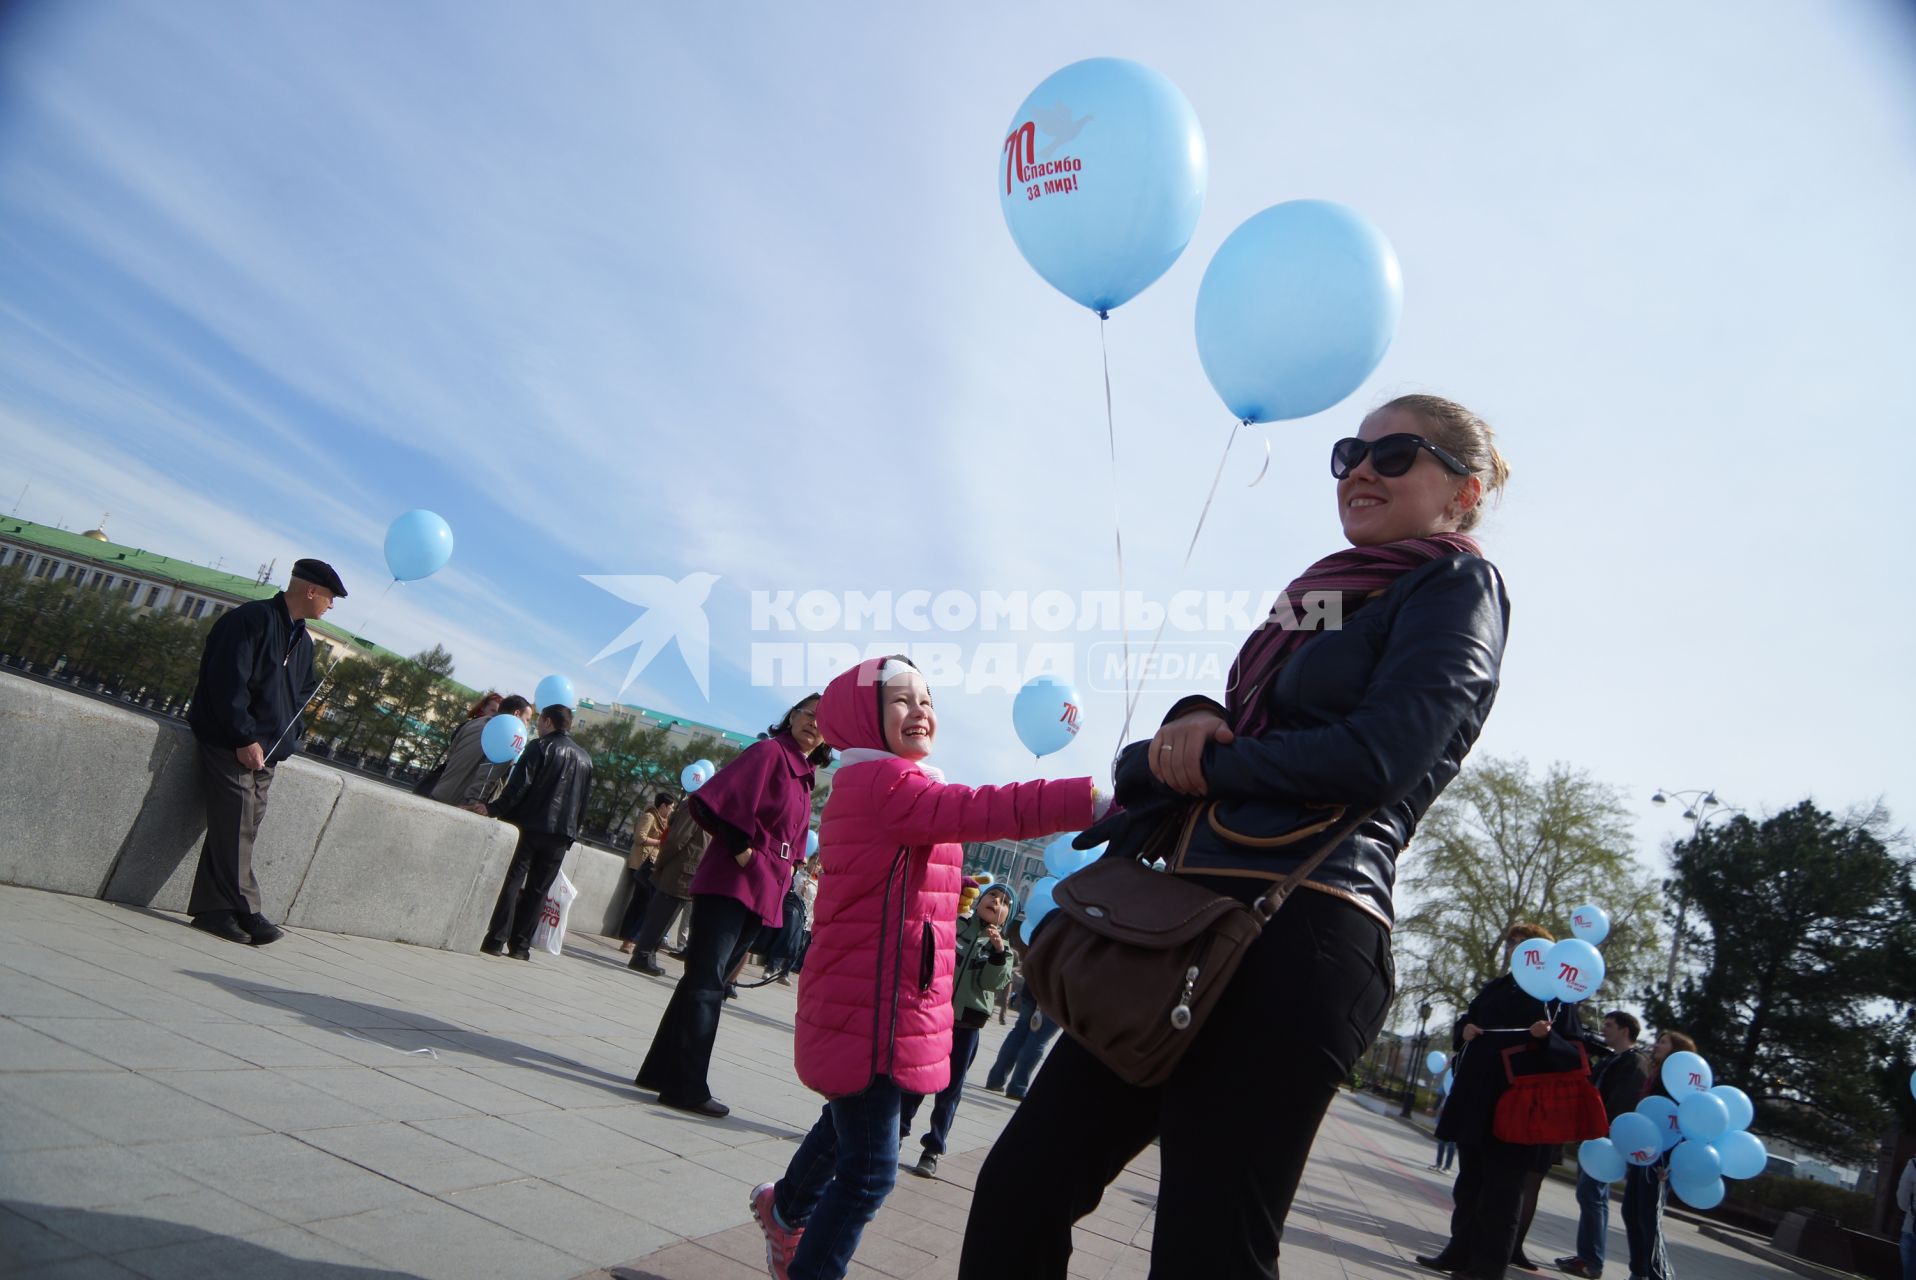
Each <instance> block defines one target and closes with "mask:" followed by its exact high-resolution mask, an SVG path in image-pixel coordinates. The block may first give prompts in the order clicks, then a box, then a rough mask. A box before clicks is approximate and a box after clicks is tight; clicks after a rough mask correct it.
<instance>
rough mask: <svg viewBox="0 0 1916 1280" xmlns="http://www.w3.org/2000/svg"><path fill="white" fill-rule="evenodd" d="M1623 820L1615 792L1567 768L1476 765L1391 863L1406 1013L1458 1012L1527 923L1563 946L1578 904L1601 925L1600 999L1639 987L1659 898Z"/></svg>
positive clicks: (1487, 761)
mask: <svg viewBox="0 0 1916 1280" xmlns="http://www.w3.org/2000/svg"><path fill="white" fill-rule="evenodd" d="M1628 819H1629V814H1628V811H1627V810H1626V809H1625V807H1624V805H1623V803H1622V801H1621V799H1620V798H1619V796H1618V793H1617V791H1616V790H1615V788H1613V787H1610V786H1607V785H1605V784H1603V783H1600V782H1597V781H1595V780H1594V779H1592V778H1591V777H1590V776H1589V775H1588V774H1586V773H1583V772H1580V771H1577V770H1573V769H1571V768H1570V767H1569V766H1568V765H1564V764H1554V765H1552V766H1551V767H1550V769H1549V771H1548V772H1547V773H1545V774H1544V776H1543V777H1541V778H1534V777H1532V776H1531V773H1530V767H1529V765H1528V764H1527V763H1526V762H1524V761H1522V760H1500V759H1497V758H1495V757H1485V758H1483V759H1481V760H1477V761H1473V762H1472V763H1471V764H1470V765H1469V766H1467V767H1466V768H1465V769H1464V771H1463V772H1462V773H1461V774H1460V775H1458V777H1457V779H1456V781H1454V782H1452V783H1451V784H1450V786H1449V788H1448V789H1446V790H1445V792H1444V794H1443V795H1442V796H1440V797H1438V800H1437V803H1435V804H1433V805H1432V806H1431V807H1430V811H1429V812H1427V813H1426V814H1425V815H1424V819H1423V822H1422V823H1421V824H1420V825H1419V826H1418V829H1417V836H1416V838H1415V839H1414V840H1413V841H1412V842H1411V846H1410V848H1409V849H1408V850H1406V852H1405V854H1404V857H1403V858H1402V859H1401V860H1400V867H1401V874H1400V879H1401V881H1402V885H1403V896H1404V899H1405V902H1406V903H1407V905H1408V908H1409V909H1408V910H1407V911H1406V912H1404V913H1403V915H1402V916H1401V918H1400V919H1399V921H1398V925H1397V929H1396V932H1395V937H1396V939H1397V945H1398V948H1399V950H1398V972H1399V998H1400V1001H1401V1002H1402V1003H1403V1005H1404V1006H1405V1007H1409V1006H1414V1005H1416V1004H1417V1003H1419V1002H1420V1001H1423V1000H1429V1001H1430V1002H1431V1003H1433V1004H1435V1005H1438V1006H1440V1007H1441V1006H1445V1005H1448V1006H1449V1007H1451V1008H1453V1009H1462V1008H1464V1007H1465V1006H1466V1005H1468V1004H1469V1003H1470V1000H1471V997H1472V996H1474V995H1475V994H1476V993H1477V992H1478V990H1480V989H1481V988H1482V987H1483V986H1484V984H1485V983H1487V982H1489V981H1490V980H1491V979H1492V978H1495V977H1497V976H1498V974H1499V973H1500V972H1502V966H1503V946H1502V938H1503V934H1504V931H1505V930H1506V929H1508V928H1509V927H1510V926H1511V925H1512V924H1513V923H1515V922H1516V921H1519V920H1530V921H1534V922H1536V923H1538V924H1541V925H1543V926H1544V927H1546V928H1548V929H1549V930H1551V932H1553V933H1555V934H1556V935H1557V936H1558V937H1559V938H1567V937H1569V936H1570V928H1569V916H1570V912H1571V910H1572V909H1573V908H1575V907H1578V906H1581V905H1582V904H1584V903H1586V902H1594V903H1596V904H1597V905H1598V906H1600V907H1602V908H1603V909H1604V910H1605V911H1607V912H1608V913H1609V915H1610V936H1609V937H1608V938H1607V939H1606V940H1605V941H1604V943H1603V955H1604V964H1605V969H1606V976H1605V978H1604V983H1603V990H1604V995H1605V996H1609V995H1611V994H1613V993H1616V992H1621V991H1625V990H1629V989H1631V988H1632V987H1633V986H1634V985H1636V983H1637V981H1638V980H1640V979H1641V977H1642V976H1643V975H1644V974H1646V973H1648V972H1649V971H1650V969H1651V968H1652V967H1653V966H1654V964H1655V952H1656V945H1657V941H1656V929H1655V919H1656V915H1657V907H1658V903H1659V900H1660V898H1661V894H1660V893H1659V892H1658V889H1657V884H1656V881H1655V879H1654V878H1653V877H1652V876H1650V875H1649V873H1648V872H1646V871H1645V870H1644V869H1643V868H1642V867H1641V866H1640V865H1639V864H1638V863H1637V861H1636V859H1635V857H1634V856H1633V854H1632V852H1631V844H1632V840H1631V832H1630V826H1629V821H1628Z"/></svg>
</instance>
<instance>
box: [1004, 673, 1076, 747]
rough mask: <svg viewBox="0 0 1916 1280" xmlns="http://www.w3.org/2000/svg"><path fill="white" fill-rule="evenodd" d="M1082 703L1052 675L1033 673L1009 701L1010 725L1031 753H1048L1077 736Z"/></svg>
mask: <svg viewBox="0 0 1916 1280" xmlns="http://www.w3.org/2000/svg"><path fill="white" fill-rule="evenodd" d="M1082 705H1083V704H1082V703H1081V702H1079V701H1078V691H1077V690H1076V689H1074V688H1072V687H1071V685H1069V684H1067V683H1066V682H1065V681H1063V680H1060V679H1058V677H1056V676H1033V677H1032V678H1031V679H1030V680H1027V681H1026V682H1025V687H1024V688H1022V689H1020V690H1018V696H1017V697H1016V698H1014V699H1013V700H1012V703H1011V727H1012V728H1013V729H1015V730H1017V732H1018V741H1020V742H1022V743H1024V744H1025V750H1027V751H1029V752H1030V753H1031V754H1032V755H1034V756H1048V755H1050V754H1051V753H1052V752H1053V751H1059V750H1062V749H1063V748H1065V747H1068V746H1070V745H1071V743H1072V742H1073V741H1074V740H1075V739H1076V738H1077V736H1078V728H1079V712H1078V708H1079V707H1080V706H1082Z"/></svg>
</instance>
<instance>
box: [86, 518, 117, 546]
mask: <svg viewBox="0 0 1916 1280" xmlns="http://www.w3.org/2000/svg"><path fill="white" fill-rule="evenodd" d="M112 514H113V513H112V512H111V511H102V512H101V513H100V527H99V528H97V529H88V530H87V531H86V532H85V533H83V534H81V535H80V536H81V537H82V538H91V539H93V540H94V541H95V542H105V541H107V536H106V518H107V517H108V516H110V515H112Z"/></svg>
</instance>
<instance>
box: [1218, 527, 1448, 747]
mask: <svg viewBox="0 0 1916 1280" xmlns="http://www.w3.org/2000/svg"><path fill="white" fill-rule="evenodd" d="M1466 554H1467V555H1473V556H1475V555H1482V554H1483V551H1482V549H1481V548H1480V547H1479V546H1478V545H1477V540H1476V539H1474V538H1471V537H1468V536H1466V535H1465V534H1461V533H1440V534H1437V535H1435V536H1434V537H1429V538H1407V539H1405V540H1404V541H1403V542H1391V543H1386V544H1385V545H1383V546H1381V547H1352V548H1351V549H1350V550H1348V551H1338V552H1335V553H1333V554H1331V555H1328V556H1325V557H1324V558H1323V559H1322V560H1319V561H1318V562H1317V563H1316V564H1314V565H1312V566H1311V567H1310V568H1308V569H1306V570H1304V572H1303V573H1302V574H1301V575H1299V576H1298V578H1297V580H1296V581H1295V582H1293V583H1291V585H1290V586H1288V587H1286V588H1284V593H1283V595H1282V597H1281V598H1280V599H1279V600H1278V602H1277V603H1276V604H1274V605H1273V606H1271V616H1270V618H1269V619H1267V620H1266V621H1265V623H1264V625H1263V626H1261V627H1259V628H1258V629H1257V630H1256V631H1253V632H1252V633H1251V636H1250V638H1249V639H1248V640H1246V641H1245V642H1244V647H1243V648H1242V649H1239V650H1238V653H1237V660H1236V661H1235V662H1233V663H1232V664H1231V680H1230V685H1229V687H1228V689H1227V691H1226V693H1225V695H1224V710H1225V712H1226V715H1227V718H1228V719H1229V720H1230V723H1231V730H1232V732H1234V733H1237V734H1249V735H1250V736H1252V737H1256V736H1257V735H1259V734H1261V733H1263V732H1264V731H1265V730H1267V729H1269V728H1270V727H1271V713H1270V709H1269V708H1270V703H1269V700H1268V699H1265V698H1260V697H1259V696H1258V695H1259V694H1260V693H1263V692H1264V691H1266V690H1268V689H1269V688H1270V686H1271V682H1272V681H1273V680H1275V679H1277V673H1278V672H1279V671H1280V670H1282V669H1283V666H1284V664H1285V663H1286V662H1289V661H1290V660H1291V659H1292V658H1293V657H1295V656H1296V654H1297V651H1298V650H1299V649H1302V648H1303V647H1304V646H1305V645H1306V644H1308V643H1309V642H1310V639H1311V637H1312V636H1314V635H1316V634H1317V633H1318V628H1319V627H1320V626H1321V625H1322V621H1323V618H1324V614H1325V611H1322V610H1319V611H1306V610H1305V609H1304V608H1303V606H1304V603H1305V599H1304V597H1305V595H1306V594H1307V593H1309V592H1319V593H1329V594H1335V595H1336V596H1337V597H1338V600H1339V604H1340V605H1341V612H1339V613H1338V614H1337V615H1336V617H1337V618H1338V620H1339V625H1342V619H1344V618H1348V617H1350V615H1351V614H1353V613H1355V612H1357V610H1358V609H1359V608H1360V607H1361V606H1362V605H1363V604H1364V602H1365V601H1367V600H1369V599H1370V598H1371V597H1373V596H1375V595H1378V594H1380V593H1381V592H1383V591H1384V590H1385V588H1387V587H1389V586H1390V585H1391V584H1392V583H1393V582H1395V581H1397V579H1399V578H1401V577H1402V576H1403V575H1405V574H1406V573H1409V572H1410V571H1411V570H1412V569H1415V568H1417V567H1418V566H1420V565H1425V564H1428V563H1430V562H1431V561H1432V560H1438V559H1441V558H1443V557H1445V556H1454V555H1466ZM1293 619H1297V620H1298V623H1299V624H1298V625H1290V624H1291V623H1292V620H1293Z"/></svg>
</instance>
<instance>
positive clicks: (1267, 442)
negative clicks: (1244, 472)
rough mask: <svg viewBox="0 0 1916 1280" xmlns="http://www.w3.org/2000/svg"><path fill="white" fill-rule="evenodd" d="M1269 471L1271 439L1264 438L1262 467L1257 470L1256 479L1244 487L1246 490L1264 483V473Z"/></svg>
mask: <svg viewBox="0 0 1916 1280" xmlns="http://www.w3.org/2000/svg"><path fill="white" fill-rule="evenodd" d="M1270 469H1271V438H1270V437H1269V436H1265V437H1264V465H1263V466H1261V467H1259V468H1258V469H1257V479H1255V480H1253V481H1251V483H1249V484H1247V485H1245V486H1244V487H1245V488H1246V489H1255V488H1257V487H1258V486H1259V485H1261V484H1263V483H1264V473H1265V472H1267V471H1269V470H1270Z"/></svg>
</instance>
